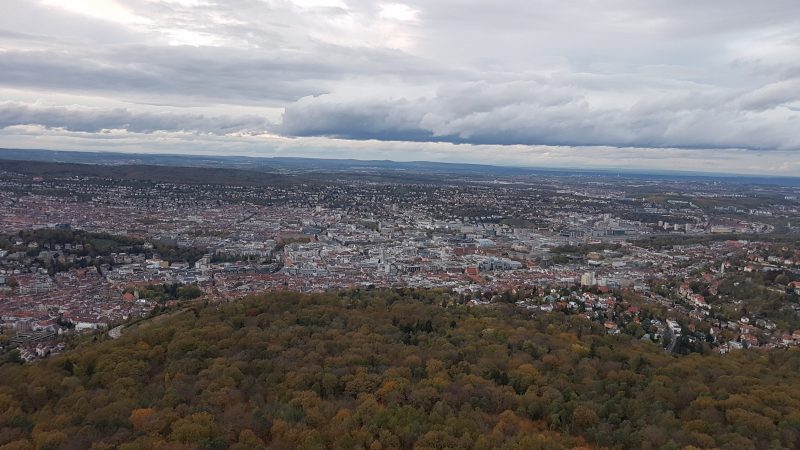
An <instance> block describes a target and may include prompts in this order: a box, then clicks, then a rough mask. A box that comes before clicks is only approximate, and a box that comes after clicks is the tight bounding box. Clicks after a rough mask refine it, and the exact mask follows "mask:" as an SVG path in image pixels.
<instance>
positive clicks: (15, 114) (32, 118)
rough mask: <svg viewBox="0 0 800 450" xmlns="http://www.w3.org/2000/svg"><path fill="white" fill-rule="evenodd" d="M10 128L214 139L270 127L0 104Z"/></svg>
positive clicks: (234, 120)
mask: <svg viewBox="0 0 800 450" xmlns="http://www.w3.org/2000/svg"><path fill="white" fill-rule="evenodd" d="M14 125H41V126H43V127H45V128H63V129H65V130H69V131H79V132H87V133H97V132H100V131H103V130H111V129H122V130H127V131H130V132H133V133H154V132H158V131H169V132H192V133H201V134H216V135H224V134H227V133H234V132H242V133H248V132H253V133H262V132H264V131H265V130H267V129H268V128H270V127H271V125H270V124H269V123H268V122H267V121H265V120H264V119H263V118H260V117H254V116H242V117H224V116H217V117H209V116H205V115H189V114H170V113H159V114H154V113H147V112H134V111H130V110H127V109H122V108H117V109H89V108H66V107H41V106H35V105H34V106H31V105H23V104H18V103H0V129H2V128H6V127H9V126H14Z"/></svg>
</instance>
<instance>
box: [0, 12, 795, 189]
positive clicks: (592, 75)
mask: <svg viewBox="0 0 800 450" xmlns="http://www.w3.org/2000/svg"><path fill="white" fill-rule="evenodd" d="M8 3H9V5H7V6H8V7H7V8H4V14H3V15H0V99H1V100H3V102H2V103H0V146H16V147H42V144H43V143H46V144H47V145H52V146H54V147H56V148H58V147H62V146H63V147H73V146H81V145H82V146H86V147H91V146H93V145H94V144H92V142H94V143H96V144H97V145H102V146H104V148H106V149H112V150H113V149H114V148H118V149H120V150H130V149H131V148H133V147H136V148H140V149H151V150H152V151H165V152H175V151H193V152H217V153H225V152H248V153H252V152H256V153H257V152H258V151H261V152H262V153H264V154H270V153H271V152H274V151H277V150H276V149H286V148H291V151H292V153H294V154H298V155H317V156H327V157H359V155H364V154H367V153H369V152H366V153H365V149H368V148H370V147H372V148H374V151H372V153H374V154H380V155H382V156H383V157H388V158H392V159H405V155H406V153H407V152H409V151H412V150H413V149H414V148H416V149H420V152H417V153H419V154H420V155H423V156H424V155H428V157H430V158H438V160H450V161H461V160H469V161H474V162H501V163H504V164H549V165H554V164H556V161H557V164H558V165H561V166H569V165H570V164H574V165H586V164H590V165H591V164H598V165H602V164H606V163H613V162H614V161H616V162H617V163H618V164H621V165H622V164H624V165H632V164H636V161H642V162H641V163H640V164H641V166H642V167H643V168H658V169H670V168H678V167H684V166H686V164H685V161H680V160H677V159H676V158H689V159H693V160H699V159H702V160H703V161H718V162H719V164H718V166H719V167H724V170H726V171H742V172H759V173H781V174H792V173H791V171H793V170H795V169H796V166H794V165H793V163H792V162H791V161H792V160H795V159H798V158H797V156H800V134H798V133H797V132H796V131H795V130H797V129H800V59H799V58H798V56H800V31H798V30H800V3H798V2H796V1H793V0H776V1H772V2H769V3H767V4H763V3H761V4H757V3H753V2H751V1H749V0H724V1H723V0H712V1H709V2H702V3H699V4H698V3H697V2H689V1H688V0H679V1H674V0H671V1H667V0H654V1H651V2H639V1H633V0H612V1H609V2H603V3H602V4H600V3H598V2H595V1H591V0H576V1H574V2H555V1H544V0H534V1H530V0H503V1H500V2H481V1H466V2H465V1H463V0H459V1H455V0H437V1H435V2H431V1H422V0H405V1H402V2H391V1H390V2H373V1H366V0H230V1H226V2H209V1H205V0H126V1H122V0H72V1H70V2H63V1H57V0H8ZM112 130H113V133H112V132H111V131H112ZM243 136H252V137H253V138H243ZM60 139H61V140H60ZM242 139H244V140H242ZM93 140H94V141H93ZM188 141H192V142H193V145H192V146H187V145H185V143H186V142H188ZM452 144H458V145H452ZM115 146H119V147H115ZM187 147H191V149H189V150H187V149H186V148H187ZM392 149H394V150H396V151H397V153H396V154H394V155H393V154H392V153H391V151H392ZM443 149H446V150H443ZM601 149H602V150H601ZM675 149H685V150H687V151H690V153H682V151H680V150H675ZM615 152H616V153H615ZM370 154H371V153H370ZM765 154H771V155H772V156H770V157H765V156H764V155H765ZM532 155H533V156H532ZM552 155H559V156H558V158H553V157H552ZM624 158H635V159H636V161H623V159H624ZM781 158H784V159H785V161H781ZM422 159H425V158H422Z"/></svg>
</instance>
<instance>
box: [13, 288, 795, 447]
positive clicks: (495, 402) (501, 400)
mask: <svg viewBox="0 0 800 450" xmlns="http://www.w3.org/2000/svg"><path fill="white" fill-rule="evenodd" d="M799 369H800V354H799V353H798V352H796V351H776V352H772V353H756V352H747V353H739V354H733V355H728V356H725V357H719V356H700V355H693V356H689V357H682V358H676V357H673V356H670V355H667V354H665V353H664V352H663V351H662V350H661V349H659V348H658V347H656V346H654V345H651V344H648V343H644V342H639V341H636V340H634V339H632V338H630V337H627V336H607V335H605V334H603V330H602V329H601V328H599V327H598V326H596V325H593V324H591V323H589V322H587V321H584V320H582V319H580V318H578V317H568V316H563V315H555V314H553V315H546V316H541V317H535V318H531V317H530V314H529V313H528V312H525V311H520V310H517V309H516V308H515V307H513V306H511V305H505V304H502V305H496V306H492V307H479V308H471V309H470V308H467V307H465V306H455V305H453V304H451V303H450V296H449V294H447V293H444V292H438V291H411V290H396V291H367V292H363V291H362V292H341V293H330V294H318V295H301V294H296V293H274V294H267V295H264V296H260V297H254V298H250V299H246V300H243V301H240V302H235V303H230V304H224V305H209V306H205V307H202V306H196V307H194V308H192V309H187V310H185V311H182V312H178V313H174V314H172V315H170V316H163V317H160V318H159V319H158V320H151V321H149V322H145V323H143V324H142V325H141V326H138V327H136V328H134V329H129V330H126V333H125V334H124V335H123V336H122V338H120V339H119V340H116V341H108V340H104V341H102V342H93V343H87V344H84V345H82V346H81V347H79V348H78V349H76V350H74V351H72V352H69V353H67V354H64V355H61V356H58V357H54V358H51V359H49V360H46V361H44V362H42V363H39V364H33V365H30V366H19V365H16V364H11V363H6V364H4V365H3V366H2V367H0V380H3V381H2V384H1V385H0V446H2V447H0V448H3V449H11V448H14V449H24V448H42V449H56V448H63V449H81V448H95V449H105V448H109V449H110V448H117V449H120V450H128V449H151V448H155V449H195V448H199V449H226V448H233V449H253V448H277V449H293V448H307V449H312V448H341V449H352V448H372V449H378V448H384V449H386V448H421V449H423V448H424V449H428V448H431V449H432V448H453V449H455V448H476V449H479V448H514V449H529V448H543V449H559V448H573V447H576V446H577V447H580V446H584V447H587V448H591V447H615V448H644V449H647V448H653V449H660V448H665V449H668V448H675V449H677V448H683V447H685V446H689V445H693V446H695V447H701V448H712V447H719V448H759V449H761V448H763V449H767V448H797V447H798V446H800V377H798V376H797V373H798V370H799Z"/></svg>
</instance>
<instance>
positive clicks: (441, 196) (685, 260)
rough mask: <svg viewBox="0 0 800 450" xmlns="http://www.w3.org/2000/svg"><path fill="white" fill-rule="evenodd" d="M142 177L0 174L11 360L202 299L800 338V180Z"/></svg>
mask: <svg viewBox="0 0 800 450" xmlns="http://www.w3.org/2000/svg"><path fill="white" fill-rule="evenodd" d="M4 166H5V167H4ZM76 167H77V168H78V169H80V170H76ZM131 167H133V168H131V169H130V170H127V171H126V170H124V169H125V166H85V167H83V166H82V165H71V166H69V167H68V166H63V167H59V165H58V164H45V163H40V162H14V163H13V164H12V162H10V161H8V162H6V163H0V317H1V318H2V323H1V325H0V326H2V335H0V339H1V340H0V345H1V346H2V347H3V349H4V350H5V351H6V353H7V356H6V357H7V358H14V359H19V360H23V361H31V360H33V359H37V358H44V357H46V356H48V355H50V354H53V353H58V352H61V351H63V350H64V349H65V347H66V346H67V345H68V344H69V340H70V337H71V336H73V335H75V334H78V333H81V332H98V330H101V331H108V333H109V334H110V335H111V336H112V337H118V336H119V335H120V334H121V333H124V325H125V324H126V323H130V322H132V321H135V320H136V319H138V318H145V317H149V316H151V315H154V314H158V313H159V312H161V311H164V310H167V309H168V308H170V307H174V306H176V305H180V304H183V303H187V302H192V301H207V302H224V301H230V300H234V299H238V298H241V297H243V296H246V295H248V294H254V293H261V292H265V291H272V290H292V291H299V292H319V291H330V290H338V289H371V288H391V287H405V288H441V289H445V290H448V291H450V292H452V293H454V294H455V295H457V297H458V302H459V303H462V304H466V305H470V306H473V307H475V308H492V307H493V305H496V304H498V303H513V304H515V305H516V306H517V307H519V308H523V309H525V310H527V311H529V312H530V314H531V315H532V316H536V315H541V314H566V315H574V316H578V317H582V318H585V319H586V320H588V321H592V322H597V323H599V324H601V325H602V326H603V327H604V329H605V331H606V332H607V333H608V334H619V333H624V334H630V335H634V336H635V337H636V338H638V339H641V340H643V341H649V342H652V343H653V344H654V345H659V346H662V347H663V348H665V349H666V350H667V351H670V352H673V353H677V354H687V353H692V352H700V353H709V352H719V353H726V352H729V351H731V350H738V349H763V350H767V349H774V348H786V347H793V346H796V345H800V302H799V300H800V247H798V236H800V226H798V225H800V200H799V199H800V188H798V187H796V186H794V187H793V186H791V185H789V186H781V185H762V184H751V183H737V182H735V181H731V180H727V181H725V180H723V181H720V180H717V179H714V178H703V177H663V176H662V177H650V178H647V177H643V176H627V175H620V174H606V175H597V174H594V175H580V174H578V175H565V174H547V173H539V174H536V175H535V176H534V175H524V176H523V175H509V176H466V175H461V176H444V177H442V176H434V175H431V176H416V177H414V176H408V177H404V176H403V175H402V174H400V175H398V174H397V173H394V172H393V173H391V174H388V175H387V174H385V173H382V172H381V170H380V169H379V168H376V169H374V170H370V169H369V168H363V167H362V168H359V170H358V171H357V172H355V173H344V172H342V173H338V174H337V173H333V174H330V175H328V176H326V177H321V176H310V175H308V174H302V173H285V172H284V173H281V174H267V173H255V172H251V173H250V175H249V178H243V177H241V176H240V175H241V173H240V172H242V171H241V170H239V171H238V172H237V171H233V170H229V169H219V170H218V171H214V170H213V169H208V168H179V167H167V168H165V167H160V168H159V169H167V170H166V171H164V173H163V174H161V175H158V174H157V175H153V173H156V172H158V170H155V169H153V170H148V169H147V167H144V168H143V167H140V166H135V167H134V166H131ZM226 170H228V171H229V172H230V173H228V172H226ZM137 171H138V172H137ZM209 171H212V172H214V174H215V176H214V177H207V176H206V175H207V172H209ZM219 174H222V175H219ZM226 177H227V178H226ZM204 178H213V180H212V181H210V182H206V183H204V182H202V180H203V179H204ZM170 180H174V181H170ZM796 224H797V225H796Z"/></svg>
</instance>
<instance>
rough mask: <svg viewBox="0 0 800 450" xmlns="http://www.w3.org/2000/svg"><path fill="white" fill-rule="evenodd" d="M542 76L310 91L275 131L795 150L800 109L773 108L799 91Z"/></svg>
mask: <svg viewBox="0 0 800 450" xmlns="http://www.w3.org/2000/svg"><path fill="white" fill-rule="evenodd" d="M548 83H549V84H548ZM548 83H542V82H541V81H539V82H526V81H517V82H507V83H496V84H493V83H485V82H481V83H464V84H460V85H451V86H449V87H447V88H446V89H443V90H441V91H440V92H439V93H438V95H437V96H435V97H431V98H419V99H416V100H386V101H370V102H364V101H361V102H349V101H347V100H346V99H337V98H336V97H335V96H330V95H326V96H320V97H313V98H306V99H303V100H302V101H300V102H297V103H295V104H292V105H289V106H288V107H287V108H286V112H285V114H284V116H283V124H282V127H281V128H280V130H281V131H282V132H283V133H286V134H290V135H296V136H310V135H317V136H329V137H336V138H347V139H378V140H398V139H400V140H418V141H445V142H453V143H471V144H497V145H510V144H520V145H564V146H591V145H607V146H615V147H626V146H632V147H676V148H746V149H800V138H799V137H798V135H797V133H796V132H795V130H794V129H795V127H796V125H797V123H798V121H800V113H798V112H796V111H791V110H790V109H789V108H778V107H779V106H782V105H785V104H786V103H787V102H789V101H791V100H792V99H794V98H795V94H793V93H791V92H785V91H781V89H780V87H785V86H784V85H779V86H777V87H776V86H767V87H766V88H764V89H763V92H762V91H754V92H745V93H741V92H737V91H731V90H724V89H719V88H709V87H705V88H704V87H700V86H698V87H696V88H695V89H693V90H686V91H684V90H675V91H666V92H663V93H661V94H659V95H653V94H650V97H649V98H646V99H644V100H640V101H638V102H636V103H634V104H632V105H626V104H624V103H614V102H609V101H602V100H595V99H594V96H595V94H596V93H595V92H593V91H592V90H590V89H586V88H584V87H581V86H578V85H574V84H570V83H567V84H568V85H567V84H564V83H563V82H558V81H553V80H551V81H550V82H548ZM639 89H644V90H643V92H646V86H645V87H639ZM779 92H783V95H779ZM620 95H622V93H620ZM640 95H645V94H640ZM612 97H613V95H612ZM743 105H745V106H746V108H745V107H744V106H743Z"/></svg>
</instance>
